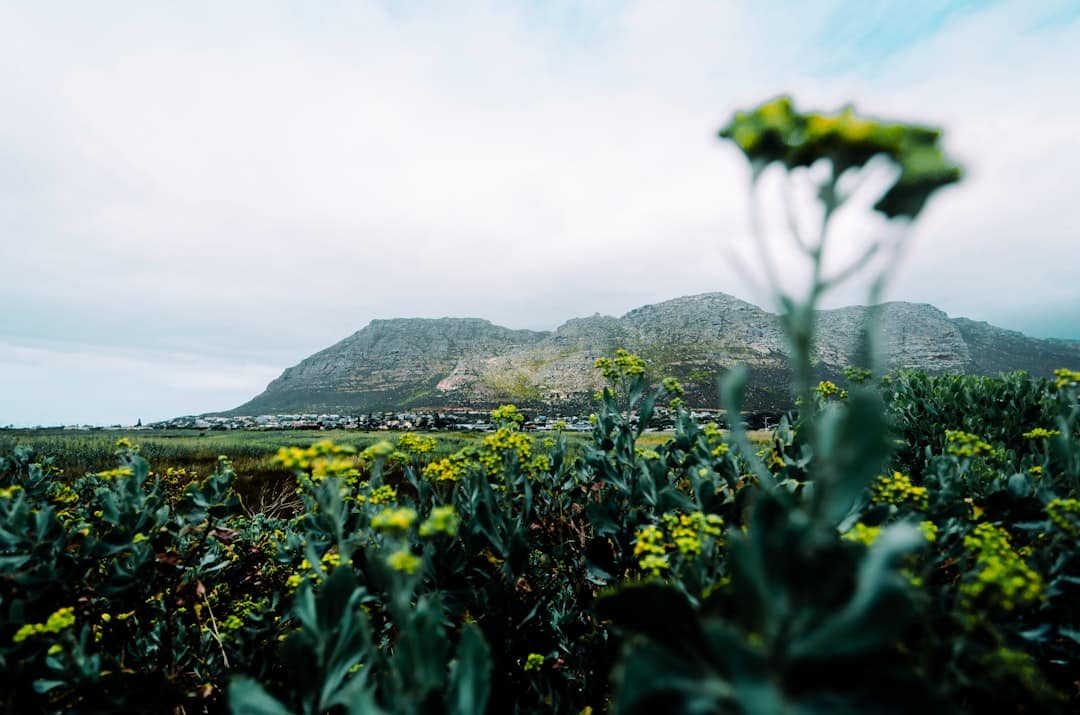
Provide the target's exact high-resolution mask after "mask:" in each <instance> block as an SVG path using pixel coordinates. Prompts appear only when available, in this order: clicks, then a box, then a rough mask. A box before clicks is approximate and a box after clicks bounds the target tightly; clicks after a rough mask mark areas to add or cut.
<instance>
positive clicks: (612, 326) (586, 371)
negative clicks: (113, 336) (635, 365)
mask: <svg viewBox="0 0 1080 715" xmlns="http://www.w3.org/2000/svg"><path fill="white" fill-rule="evenodd" d="M869 311H870V309H869V308H867V307H865V306H848V307H843V308H835V309H831V310H824V311H821V312H820V313H819V316H818V328H819V329H818V340H817V344H816V346H815V356H816V359H817V361H818V363H817V368H816V369H817V371H818V374H819V376H820V377H821V378H822V379H834V380H841V379H842V370H843V367H845V366H846V365H847V364H849V363H850V362H851V360H852V356H853V354H854V351H855V349H856V346H857V344H858V339H859V335H860V333H861V331H862V328H863V325H864V321H865V320H866V317H867V315H868V313H869ZM877 312H878V314H879V315H880V316H881V321H882V335H883V337H884V342H885V348H886V354H887V355H888V356H889V359H890V364H891V365H892V366H894V367H903V368H916V369H922V370H927V371H931V372H941V371H957V372H972V373H980V374H995V373H997V372H1001V371H1007V370H1017V369H1026V370H1028V371H1030V372H1032V373H1033V374H1037V375H1049V374H1050V373H1051V372H1052V370H1053V369H1054V368H1057V367H1072V366H1076V365H1078V364H1080V343H1069V342H1065V341H1053V340H1037V339H1035V338H1029V337H1027V336H1024V335H1021V334H1020V333H1016V332H1013V331H1006V330H1001V329H999V328H995V327H993V326H991V325H988V324H986V323H977V322H975V321H971V320H966V319H964V318H957V319H952V318H950V317H949V316H948V315H946V314H945V313H944V312H943V311H941V310H939V309H938V308H936V307H934V306H932V305H928V304H925V303H904V302H892V303H884V304H882V305H880V306H878V308H877ZM619 347H624V348H626V349H628V350H631V351H632V352H636V353H638V354H640V355H642V357H644V358H645V360H646V363H647V364H648V365H649V367H650V371H651V373H652V375H654V376H655V377H663V376H668V375H670V376H673V377H677V378H679V379H680V380H681V381H682V382H683V385H684V387H685V388H686V400H687V403H688V404H690V405H692V406H700V407H716V406H718V404H717V402H718V397H717V390H716V381H717V379H718V377H719V376H720V375H721V374H722V373H723V372H724V371H726V370H727V369H729V368H731V367H732V366H733V365H735V364H736V363H738V362H743V363H747V364H748V365H749V366H750V368H751V383H750V385H749V388H748V393H747V407H748V408H749V409H770V410H781V409H786V408H788V407H790V395H789V387H788V386H789V384H790V378H791V375H790V369H789V367H788V363H787V359H786V358H785V351H786V341H785V338H784V335H783V332H782V331H781V329H780V325H779V320H778V318H777V316H776V315H774V314H772V313H769V312H767V311H765V310H762V309H761V308H759V307H757V306H755V305H753V304H751V303H748V302H746V301H743V300H740V299H738V298H735V297H734V296H731V295H728V294H726V293H719V292H714V293H701V294H698V295H689V296H682V297H679V298H673V299H671V300H666V301H662V302H659V303H654V304H650V305H644V306H641V307H639V308H635V309H634V310H631V311H628V312H627V313H626V314H625V315H623V316H622V317H619V318H616V317H612V316H609V315H600V314H599V313H597V314H594V315H592V316H590V317H583V318H572V319H570V320H568V321H566V322H565V323H563V324H562V325H560V326H559V327H558V328H557V329H556V330H555V331H553V332H546V331H533V330H513V329H510V328H506V327H503V326H500V325H496V324H494V323H492V322H491V321H489V320H486V319H484V318H452V317H445V318H391V319H379V320H372V321H371V322H370V323H369V324H368V325H367V326H366V327H364V328H363V329H361V330H359V331H358V332H356V333H354V334H353V335H351V336H349V337H348V338H346V339H344V340H342V341H341V342H339V343H336V344H335V345H332V346H330V347H328V348H326V349H325V350H321V351H319V352H318V353H315V354H314V355H312V356H310V357H308V358H306V359H304V360H302V361H301V362H300V363H299V364H297V365H295V366H293V367H290V368H288V369H287V370H285V371H284V372H283V373H282V375H281V376H280V377H279V378H277V379H276V380H274V381H273V382H271V383H270V385H269V386H267V389H266V391H265V392H263V393H262V394H260V395H258V396H257V397H255V398H254V399H252V400H251V401H250V402H248V403H246V404H244V405H241V406H240V407H238V408H236V409H235V410H232V411H231V412H232V413H233V414H266V413H275V412H278V413H280V412H316V411H317V412H337V413H358V412H371V411H386V410H396V409H405V408H417V407H429V408H436V409H437V408H439V407H474V408H490V407H492V406H494V405H496V404H499V403H501V402H514V403H516V404H518V405H521V406H529V407H535V408H543V409H545V410H555V411H578V410H588V409H591V408H592V402H591V399H592V397H591V396H592V393H593V392H594V391H595V390H596V389H597V388H598V387H599V386H600V376H599V375H598V374H597V373H596V370H595V369H594V368H593V364H594V363H595V361H596V358H598V357H601V356H604V355H610V354H611V353H612V352H613V351H614V350H615V349H616V348H619Z"/></svg>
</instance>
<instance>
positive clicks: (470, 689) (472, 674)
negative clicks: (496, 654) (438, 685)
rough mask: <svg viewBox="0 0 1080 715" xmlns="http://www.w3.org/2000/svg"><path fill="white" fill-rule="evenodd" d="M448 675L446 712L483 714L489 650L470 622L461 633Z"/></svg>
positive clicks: (488, 684) (487, 692) (488, 688)
mask: <svg viewBox="0 0 1080 715" xmlns="http://www.w3.org/2000/svg"><path fill="white" fill-rule="evenodd" d="M454 660H455V662H454V665H453V668H452V670H451V672H450V687H449V691H448V693H447V712H448V713H450V714H451V715H473V713H483V712H484V710H485V709H486V708H487V702H488V697H489V696H490V694H491V651H490V650H489V649H488V645H487V641H485V640H484V634H483V633H482V632H481V631H480V629H479V628H478V627H477V626H476V625H475V624H473V623H469V624H466V625H465V627H464V628H463V629H462V631H461V640H460V641H459V642H458V647H457V652H456V654H455V658H454Z"/></svg>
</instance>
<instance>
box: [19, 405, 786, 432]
mask: <svg viewBox="0 0 1080 715" xmlns="http://www.w3.org/2000/svg"><path fill="white" fill-rule="evenodd" d="M523 413H524V414H525V422H524V424H523V425H522V429H524V430H527V431H536V432H545V431H551V430H556V429H559V430H565V431H567V432H588V431H590V430H591V429H592V423H590V422H589V415H581V414H575V415H545V414H530V413H529V412H527V411H523ZM691 415H692V416H693V417H694V418H695V419H696V420H698V421H699V422H716V423H718V424H720V425H724V424H725V423H726V415H725V412H724V411H723V410H714V409H695V410H693V411H692V412H691ZM675 417H676V413H675V412H674V411H673V410H671V409H668V408H667V407H657V408H656V410H655V412H654V414H653V416H652V418H651V419H650V420H649V425H648V427H647V428H646V429H647V430H648V431H663V430H670V429H674V427H675ZM635 419H636V416H632V417H631V420H632V421H634V420H635ZM778 419H779V415H778V414H774V413H763V412H754V413H744V414H743V415H742V420H743V422H744V423H745V425H746V426H747V427H749V428H751V429H768V428H770V427H773V426H775V425H776V423H777V421H778ZM6 429H12V428H11V427H8V428H6ZM38 429H63V430H69V431H98V430H120V429H124V430H200V431H227V430H249V431H259V430H343V429H344V430H363V431H380V430H385V431H408V430H420V431H432V432H443V431H445V432H491V431H494V430H495V425H494V424H493V423H492V421H491V415H490V413H489V412H483V411H473V410H457V411H453V412H373V413H367V414H362V415H339V414H315V413H305V414H281V415H235V416H217V415H197V416H196V415H189V416H184V417H174V418H172V419H169V420H162V421H159V422H148V423H146V424H143V422H142V420H139V421H138V422H136V424H134V425H121V424H115V425H108V426H103V425H64V426H60V425H56V426H51V427H45V426H42V427H39V428H38Z"/></svg>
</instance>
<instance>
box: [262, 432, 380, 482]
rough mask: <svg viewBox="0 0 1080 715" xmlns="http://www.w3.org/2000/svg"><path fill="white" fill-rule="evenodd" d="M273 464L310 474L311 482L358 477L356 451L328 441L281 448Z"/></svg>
mask: <svg viewBox="0 0 1080 715" xmlns="http://www.w3.org/2000/svg"><path fill="white" fill-rule="evenodd" d="M273 463H274V464H276V465H278V466H280V467H283V468H284V469H292V470H296V471H300V472H310V474H311V480H312V481H313V482H320V481H322V480H323V479H325V478H326V477H342V478H345V479H347V480H348V479H355V478H356V477H359V476H360V471H359V470H358V469H357V468H356V450H355V449H353V448H352V447H349V446H346V445H338V444H334V443H333V442H331V441H329V440H324V441H322V442H316V443H315V444H313V445H311V446H310V447H306V448H305V447H282V448H281V449H279V450H278V453H277V455H276V456H275V457H274V460H273Z"/></svg>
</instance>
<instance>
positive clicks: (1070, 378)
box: [1054, 368, 1080, 389]
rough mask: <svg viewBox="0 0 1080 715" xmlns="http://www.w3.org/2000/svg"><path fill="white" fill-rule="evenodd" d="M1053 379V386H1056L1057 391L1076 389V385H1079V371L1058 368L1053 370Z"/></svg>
mask: <svg viewBox="0 0 1080 715" xmlns="http://www.w3.org/2000/svg"><path fill="white" fill-rule="evenodd" d="M1054 378H1055V380H1054V385H1056V386H1057V388H1058V389H1061V388H1065V387H1076V386H1077V385H1080V370H1067V369H1065V368H1059V369H1057V370H1054Z"/></svg>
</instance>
